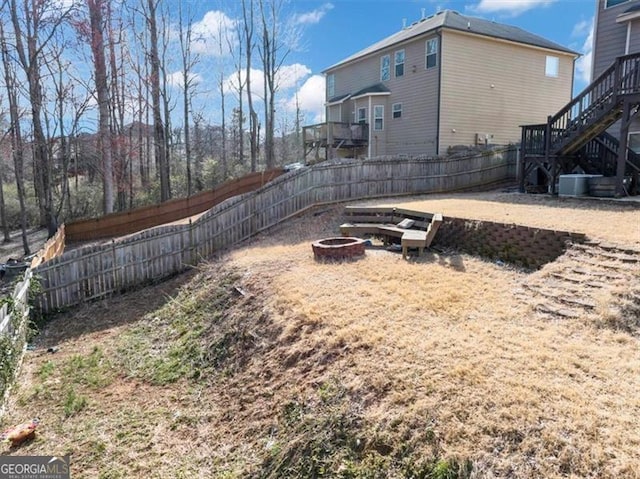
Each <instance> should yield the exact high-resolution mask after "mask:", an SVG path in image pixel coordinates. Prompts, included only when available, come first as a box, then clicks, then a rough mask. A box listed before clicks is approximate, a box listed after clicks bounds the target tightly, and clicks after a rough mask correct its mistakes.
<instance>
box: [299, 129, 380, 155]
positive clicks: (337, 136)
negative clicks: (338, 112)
mask: <svg viewBox="0 0 640 479" xmlns="http://www.w3.org/2000/svg"><path fill="white" fill-rule="evenodd" d="M302 137H303V140H304V156H305V158H306V157H307V155H308V154H309V153H312V152H315V156H316V159H317V160H319V159H320V149H321V148H323V149H324V150H325V155H324V156H325V158H324V159H327V160H328V159H329V158H330V151H331V150H343V152H344V153H345V154H347V155H349V154H350V155H351V156H354V157H355V156H357V155H358V154H362V153H363V152H364V151H365V149H366V147H367V146H368V144H369V125H368V124H366V123H340V122H327V123H318V124H316V125H311V126H305V127H303V128H302ZM340 156H344V155H340Z"/></svg>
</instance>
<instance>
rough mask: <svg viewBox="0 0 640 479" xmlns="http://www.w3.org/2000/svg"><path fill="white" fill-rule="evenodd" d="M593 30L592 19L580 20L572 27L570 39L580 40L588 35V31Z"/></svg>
mask: <svg viewBox="0 0 640 479" xmlns="http://www.w3.org/2000/svg"><path fill="white" fill-rule="evenodd" d="M592 28H593V19H591V20H581V21H579V22H578V23H576V24H575V25H574V26H573V30H571V38H582V37H584V36H585V35H588V34H589V31H590V30H591V29H592Z"/></svg>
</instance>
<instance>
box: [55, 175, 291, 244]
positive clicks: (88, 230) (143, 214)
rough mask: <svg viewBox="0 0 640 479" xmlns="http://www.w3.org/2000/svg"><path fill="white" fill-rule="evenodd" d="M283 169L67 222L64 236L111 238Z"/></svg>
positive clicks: (198, 209)
mask: <svg viewBox="0 0 640 479" xmlns="http://www.w3.org/2000/svg"><path fill="white" fill-rule="evenodd" d="M283 173H284V171H283V170H282V169H274V170H269V171H264V172H261V173H250V174H248V175H246V176H243V177H242V178H237V179H235V180H230V181H227V182H225V183H223V184H222V185H220V186H219V187H218V188H215V189H213V190H209V191H203V192H202V193H198V194H195V195H193V196H190V197H188V198H177V199H175V200H169V201H166V202H164V203H160V204H156V205H150V206H144V207H142V208H136V209H133V210H129V211H124V212H121V213H112V214H108V215H105V216H102V217H100V218H91V219H86V220H80V221H74V222H71V223H68V224H67V231H66V235H67V240H68V241H91V240H96V239H100V238H113V237H114V236H123V235H127V234H131V233H135V232H137V231H141V230H144V229H147V228H151V227H153V226H158V225H163V224H166V223H171V222H172V221H176V220H180V219H182V218H188V217H189V216H193V215H197V214H198V213H202V212H203V211H207V210H208V209H209V208H211V207H212V206H214V205H216V204H218V203H220V202H222V201H224V200H226V199H228V198H231V197H232V196H236V195H238V194H242V193H247V192H249V191H254V190H256V189H258V188H260V187H261V186H264V185H265V184H267V183H268V182H269V181H271V180H273V179H274V178H276V177H278V176H280V175H281V174H283Z"/></svg>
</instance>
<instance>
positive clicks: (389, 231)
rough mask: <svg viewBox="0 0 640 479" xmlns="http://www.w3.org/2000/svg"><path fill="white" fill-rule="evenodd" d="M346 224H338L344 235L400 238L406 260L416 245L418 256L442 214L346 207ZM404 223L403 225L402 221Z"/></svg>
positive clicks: (373, 207)
mask: <svg viewBox="0 0 640 479" xmlns="http://www.w3.org/2000/svg"><path fill="white" fill-rule="evenodd" d="M344 216H345V219H347V220H348V222H347V223H343V224H342V225H340V232H341V233H342V235H343V236H361V235H370V236H375V237H381V238H382V239H383V241H384V243H385V244H388V243H389V241H390V238H400V243H401V245H402V257H403V258H405V259H406V257H407V252H408V249H409V248H418V255H421V254H422V252H423V251H424V248H428V247H429V246H430V245H431V242H432V241H433V238H434V237H435V235H436V233H437V231H438V228H439V227H440V224H441V223H442V215H441V214H440V213H435V214H432V213H424V212H421V211H413V210H407V209H404V208H392V207H382V208H381V207H375V206H347V207H345V210H344ZM404 220H411V221H410V222H407V225H406V227H404V226H403V225H402V224H401V222H403V221H404Z"/></svg>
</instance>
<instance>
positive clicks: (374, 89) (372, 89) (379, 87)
mask: <svg viewBox="0 0 640 479" xmlns="http://www.w3.org/2000/svg"><path fill="white" fill-rule="evenodd" d="M370 93H391V90H389V89H388V88H387V87H386V86H384V85H383V84H382V83H376V84H375V85H371V86H368V87H366V88H363V89H362V90H358V91H357V92H355V93H354V94H353V95H351V96H360V95H367V94H370Z"/></svg>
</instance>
